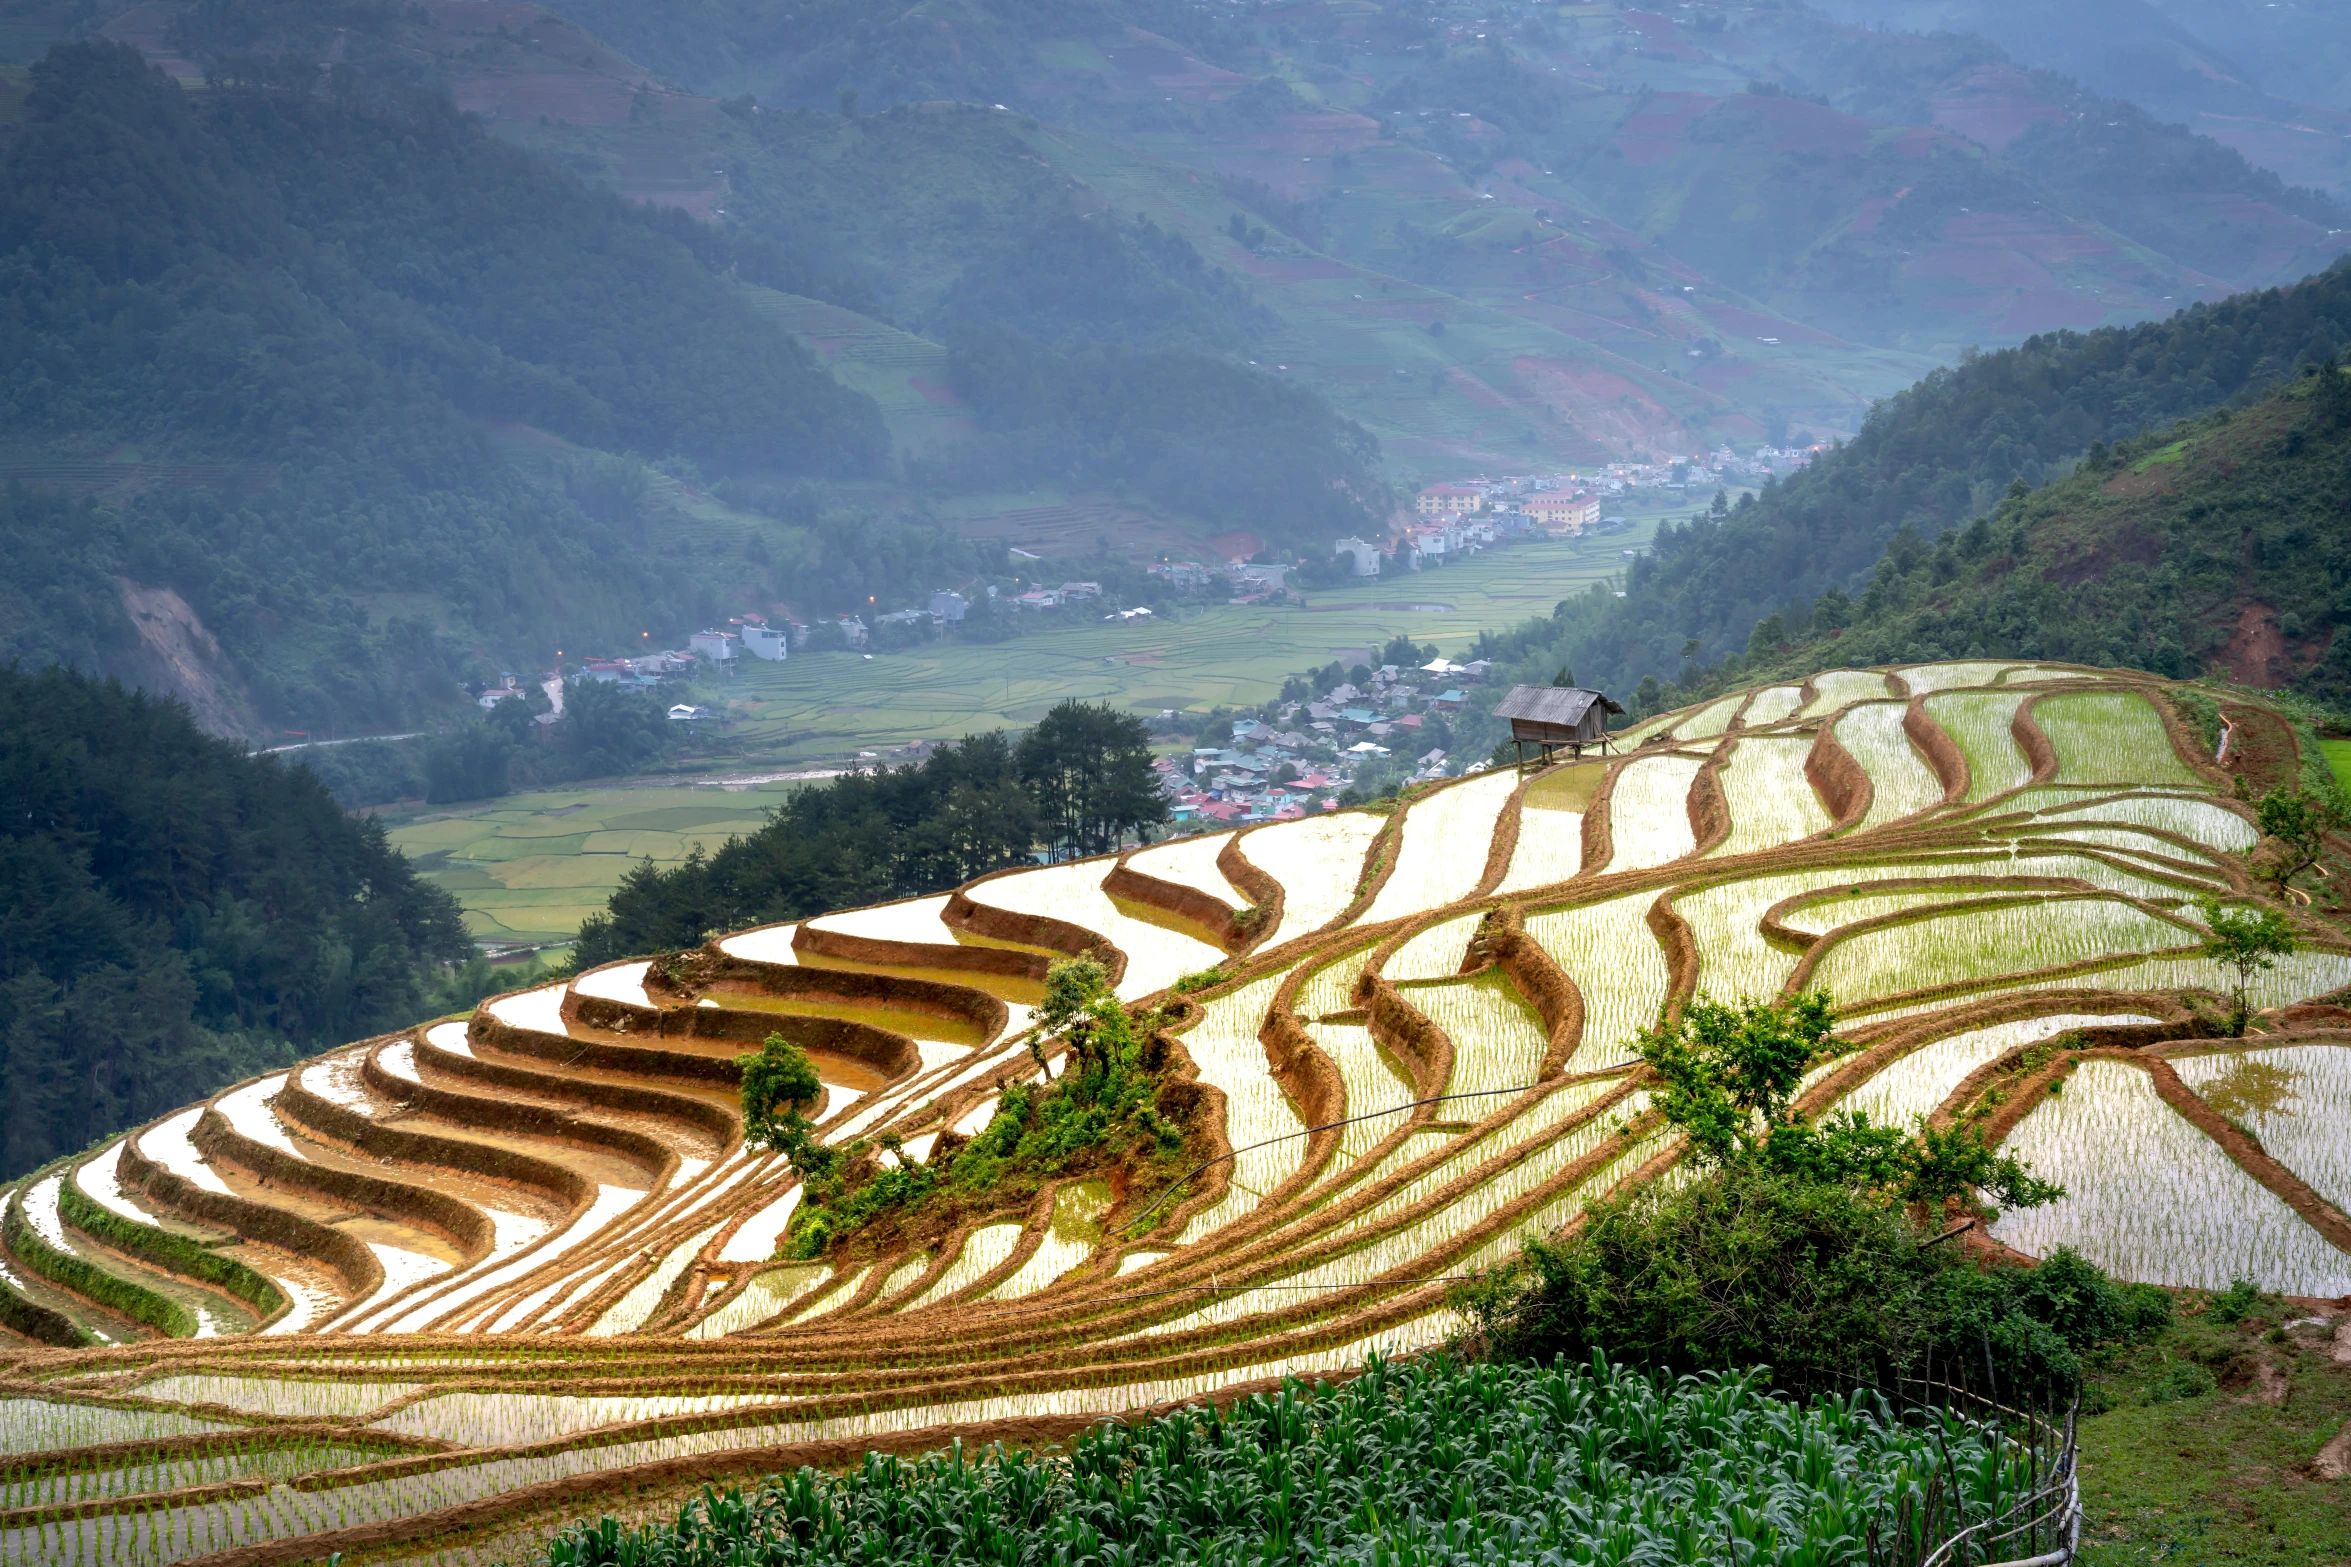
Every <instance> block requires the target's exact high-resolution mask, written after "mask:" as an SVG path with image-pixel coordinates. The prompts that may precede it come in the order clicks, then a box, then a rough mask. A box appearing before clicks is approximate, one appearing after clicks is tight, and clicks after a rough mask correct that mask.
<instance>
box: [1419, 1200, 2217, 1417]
mask: <svg viewBox="0 0 2351 1567" xmlns="http://www.w3.org/2000/svg"><path fill="white" fill-rule="evenodd" d="M1457 1304H1458V1305H1460V1306H1461V1307H1463V1308H1464V1309H1465V1310H1466V1311H1467V1313H1468V1315H1469V1316H1470V1318H1471V1319H1472V1321H1473V1322H1475V1323H1476V1324H1477V1325H1478V1327H1479V1328H1480V1329H1481V1331H1482V1336H1483V1337H1484V1339H1485V1341H1486V1345H1487V1348H1488V1349H1489V1350H1490V1351H1491V1352H1492V1353H1494V1354H1497V1355H1501V1356H1504V1357H1549V1356H1552V1355H1558V1354H1565V1355H1575V1356H1580V1355H1584V1354H1588V1353H1590V1352H1591V1351H1592V1350H1593V1349H1595V1348H1603V1347H1604V1348H1605V1349H1606V1350H1607V1352H1608V1353H1609V1354H1611V1355H1615V1356H1618V1357H1621V1358H1623V1359H1625V1360H1627V1361H1630V1362H1631V1363H1633V1364H1635V1365H1640V1366H1647V1367H1653V1368H1656V1369H1659V1370H1663V1371H1671V1372H1690V1371H1703V1370H1708V1369H1715V1368H1730V1367H1746V1366H1760V1367H1766V1368H1768V1375H1769V1376H1770V1377H1771V1379H1772V1380H1774V1381H1776V1382H1778V1383H1779V1384H1780V1385H1782V1386H1790V1387H1811V1386H1834V1385H1849V1384H1853V1383H1857V1382H1872V1381H1882V1380H1886V1379H1890V1378H1897V1377H1920V1376H1930V1375H1931V1376H1932V1377H1933V1378H1934V1379H1935V1380H1937V1381H1941V1382H1948V1383H1953V1384H1956V1385H1959V1386H1962V1387H1966V1388H1969V1389H1971V1390H1973V1391H1976V1392H1979V1393H1982V1394H1984V1395H1987V1396H1989V1397H1993V1398H1997V1399H2000V1400H2003V1401H2012V1402H2019V1403H2024V1402H2030V1403H2035V1404H2054V1405H2056V1406H2059V1407H2062V1406H2063V1405H2064V1404H2065V1403H2066V1402H2067V1401H2068V1400H2070V1399H2071V1397H2072V1396H2073V1394H2074V1392H2075V1390H2076V1389H2078V1388H2079V1387H2080V1385H2081V1378H2082V1371H2083V1367H2084V1363H2085V1360H2086V1359H2087V1358H2088V1357H2090V1356H2093V1355H2094V1354H2096V1353H2097V1352H2098V1351H2099V1350H2100V1349H2101V1348H2102V1347H2103V1346H2107V1345H2112V1344H2122V1343H2131V1342H2135V1341H2137V1340H2139V1339H2142V1338H2145V1337H2146V1336H2148V1335H2149V1334H2152V1333H2155V1332H2158V1331H2160V1330H2161V1329H2162V1328H2163V1327H2164V1326H2165V1325H2166V1324H2167V1323H2168V1322H2169V1321H2170V1320H2171V1301H2170V1297H2169V1296H2168V1295H2166V1294H2165V1293H2164V1292H2163V1291H2162V1290H2160V1289H2157V1288H2155V1287H2154V1286H2152V1285H2145V1284H2117V1283H2115V1282H2113V1281H2112V1280H2110V1279H2108V1278H2107V1277H2106V1275H2105V1274H2103V1273H2101V1272H2100V1271H2099V1270H2098V1269H2097V1268H2096V1267H2095V1266H2093V1265H2092V1264H2090V1263H2089V1262H2087V1261H2085V1260H2083V1259H2082V1258H2081V1257H2080V1256H2078V1255H2077V1254H2075V1253H2074V1252H2072V1251H2069V1250H2064V1249H2060V1250H2058V1251H2055V1252H2053V1253H2051V1255H2050V1256H2049V1257H2048V1258H2047V1259H2046V1260H2045V1261H2043V1262H2041V1263H2040V1264H2039V1265H2037V1266H2034V1267H2019V1268H2010V1267H1982V1266H1978V1265H1977V1264H1975V1263H1974V1262H1973V1261H1971V1260H1970V1259H1968V1258H1967V1257H1965V1256H1963V1255H1961V1254H1959V1253H1957V1252H1956V1251H1955V1250H1954V1249H1953V1248H1952V1247H1951V1246H1950V1245H1949V1244H1948V1243H1947V1242H1944V1243H1938V1240H1937V1232H1929V1231H1927V1230H1923V1229H1921V1228H1919V1227H1918V1226H1916V1225H1915V1224H1913V1223H1912V1222H1911V1219H1910V1216H1909V1215H1908V1214H1907V1213H1906V1212H1905V1211H1904V1210H1903V1208H1902V1207H1900V1206H1898V1205H1896V1204H1892V1203H1888V1202H1885V1201H1882V1200H1880V1199H1878V1198H1875V1197H1873V1196H1871V1195H1869V1194H1867V1193H1864V1192H1859V1191H1855V1190H1853V1189H1852V1188H1850V1187H1846V1186H1841V1185H1837V1184H1832V1183H1827V1182H1818V1181H1809V1180H1805V1179H1803V1178H1801V1177H1797V1176H1789V1175H1784V1174H1780V1173H1777V1172H1774V1171H1771V1170H1768V1169H1763V1168H1758V1167H1755V1166H1752V1165H1734V1166H1731V1167H1728V1168H1725V1169H1721V1170H1716V1171H1712V1172H1709V1173H1707V1174H1705V1175H1702V1176H1700V1177H1698V1178H1696V1179H1694V1180H1692V1181H1689V1182H1687V1183H1686V1184H1684V1185H1682V1186H1680V1187H1678V1188H1674V1189H1670V1190H1655V1189H1653V1190H1649V1191H1643V1192H1637V1193H1633V1194H1631V1195H1629V1196H1626V1197H1624V1198H1620V1199H1616V1200H1612V1201H1609V1202H1604V1203H1599V1204H1595V1205H1594V1207H1593V1209H1592V1212H1591V1215H1590V1218H1589V1219H1588V1221H1587V1222H1586V1224H1585V1226H1584V1228H1583V1229H1582V1230H1580V1231H1579V1232H1578V1233H1576V1234H1575V1235H1574V1236H1572V1237H1570V1238H1569V1239H1567V1240H1565V1241H1560V1242H1549V1241H1545V1240H1542V1239H1540V1238H1537V1237H1529V1238H1528V1240H1527V1243H1526V1249H1525V1253H1524V1255H1523V1256H1522V1257H1521V1258H1520V1260H1519V1261H1517V1262H1516V1263H1514V1264H1512V1265H1510V1266H1509V1267H1507V1268H1504V1269H1501V1270H1497V1271H1496V1272H1495V1273H1493V1274H1491V1275H1489V1276H1487V1277H1486V1278H1484V1279H1481V1280H1480V1281H1479V1282H1478V1283H1477V1284H1475V1285H1471V1286H1465V1287H1464V1289H1463V1291H1462V1293H1461V1295H1460V1297H1459V1298H1458V1300H1457Z"/></svg>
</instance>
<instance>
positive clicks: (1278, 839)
mask: <svg viewBox="0 0 2351 1567" xmlns="http://www.w3.org/2000/svg"><path fill="white" fill-rule="evenodd" d="M1386 825H1387V822H1386V819H1385V818H1384V817H1379V816H1374V815H1372V814H1371V813H1370V812H1368V811H1337V812H1334V813H1332V814H1330V815H1328V816H1310V817H1306V818H1304V819H1302V820H1299V821H1294V822H1276V823H1274V824H1273V825H1271V826H1268V827H1260V828H1258V829H1257V830H1256V831H1254V832H1252V833H1250V834H1249V835H1248V836H1246V837H1244V838H1243V839H1242V840H1241V854H1242V856H1243V857H1244V858H1245V859H1247V860H1248V861H1249V863H1250V864H1252V865H1254V866H1256V867H1257V868H1258V869H1259V870H1261V871H1263V872H1265V874H1267V875H1268V876H1271V877H1272V878H1273V879H1274V880H1275V881H1277V882H1280V883H1281V884H1282V922H1281V924H1279V925H1277V926H1275V927H1274V931H1273V934H1272V935H1271V936H1269V937H1267V938H1266V941H1267V944H1268V945H1269V946H1278V945H1279V944H1281V943H1282V942H1285V941H1289V940H1291V939H1292V938H1294V937H1298V936H1304V935H1307V934H1308V933H1310V932H1312V931H1317V930H1320V929H1321V928H1322V927H1323V926H1325V925H1328V924H1329V923H1330V922H1331V921H1332V920H1334V919H1336V918H1338V917H1339V915H1340V913H1341V912H1343V911H1344V910H1345V909H1346V907H1347V905H1348V904H1350V903H1352V902H1354V901H1355V888H1356V883H1357V882H1358V881H1359V880H1360V878H1361V877H1362V874H1363V860H1364V856H1365V855H1366V854H1367V853H1369V852H1370V850H1371V844H1372V840H1373V839H1374V838H1376V837H1378V836H1379V833H1380V829H1381V828H1382V827H1384V826H1386Z"/></svg>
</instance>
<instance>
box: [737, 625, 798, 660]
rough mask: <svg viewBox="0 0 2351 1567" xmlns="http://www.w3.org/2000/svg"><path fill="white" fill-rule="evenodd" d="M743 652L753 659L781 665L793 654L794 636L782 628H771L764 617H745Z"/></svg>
mask: <svg viewBox="0 0 2351 1567" xmlns="http://www.w3.org/2000/svg"><path fill="white" fill-rule="evenodd" d="M741 624H742V627H743V651H744V652H746V653H748V654H750V655H751V656H752V657H753V658H763V659H766V660H767V661H768V662H769V663H772V664H780V663H782V662H783V661H784V659H785V658H786V657H787V656H788V655H789V654H790V652H791V644H792V636H791V633H790V632H789V631H787V630H786V629H785V628H784V627H782V626H771V625H769V624H768V623H767V620H766V618H765V617H764V616H760V615H745V616H744V617H743V619H742V622H741Z"/></svg>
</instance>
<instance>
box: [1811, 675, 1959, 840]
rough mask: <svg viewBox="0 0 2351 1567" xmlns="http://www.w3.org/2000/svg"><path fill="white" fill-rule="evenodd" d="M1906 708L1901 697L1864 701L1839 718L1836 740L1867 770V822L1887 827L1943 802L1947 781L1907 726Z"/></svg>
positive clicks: (1869, 825)
mask: <svg viewBox="0 0 2351 1567" xmlns="http://www.w3.org/2000/svg"><path fill="white" fill-rule="evenodd" d="M1902 711H1903V708H1902V704H1901V703H1899V702H1863V703H1860V704H1858V705H1856V706H1854V707H1850V708H1847V709H1846V710H1845V714H1844V716H1843V717H1841V718H1839V719H1837V720H1836V739H1837V744H1839V745H1841V746H1843V747H1844V748H1845V750H1846V752H1847V753H1848V754H1850V755H1851V756H1852V758H1853V760H1855V761H1856V762H1859V763H1860V764H1861V770H1862V771H1863V772H1865V773H1867V774H1868V775H1869V782H1870V801H1869V810H1868V811H1867V812H1866V813H1864V815H1863V816H1862V818H1861V825H1862V826H1864V827H1883V826H1885V825H1886V824H1887V823H1888V822H1893V821H1899V820H1900V819H1901V818H1903V817H1905V816H1914V815H1916V814H1917V813H1919V812H1920V811H1925V810H1931V809H1933V808H1934V807H1935V806H1938V805H1940V804H1942V803H1943V781H1942V779H1940V778H1938V777H1936V776H1935V770H1934V769H1933V768H1932V767H1930V766H1928V765H1927V760H1926V758H1925V757H1923V756H1920V755H1919V754H1918V748H1917V747H1916V746H1915V745H1913V744H1911V742H1910V736H1909V735H1908V734H1907V733H1905V732H1904V731H1903V728H1902Z"/></svg>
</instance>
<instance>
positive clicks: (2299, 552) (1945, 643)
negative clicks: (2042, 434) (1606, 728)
mask: <svg viewBox="0 0 2351 1567" xmlns="http://www.w3.org/2000/svg"><path fill="white" fill-rule="evenodd" d="M2346 517H2351V372H2346V371H2344V370H2342V369H2339V368H2338V367H2337V366H2336V365H2335V364H2334V362H2333V361H2332V360H2329V361H2327V362H2326V363H2325V364H2323V365H2317V366H2313V367H2311V373H2310V374H2308V375H2305V376H2303V377H2302V378H2301V379H2299V380H2297V381H2295V382H2294V383H2293V384H2292V385H2290V386H2287V387H2285V388H2283V389H2281V390H2279V391H2277V392H2274V393H2272V394H2271V395H2270V396H2268V397H2266V398H2263V399H2261V400H2260V401H2258V402H2256V403H2254V404H2253V405H2252V406H2251V407H2248V408H2225V407H2224V408H2220V409H2217V410H2215V411H2214V412H2212V413H2210V414H2206V415H2204V416H2202V417H2200V418H2195V419H2190V420H2187V421H2184V422H2182V423H2180V424H2177V425H2174V426H2172V427H2170V428H2168V429H2165V430H2161V431H2158V432H2156V433H2154V434H2150V435H2145V436H2141V437H2139V438H2137V439H2135V440H2131V441H2125V442H2121V443H2118V444H2116V445H2114V446H2112V447H2108V446H2104V445H2098V446H2093V447H2092V448H2091V449H2090V452H2089V455H2088V456H2087V457H2086V458H2085V459H2084V460H2083V462H2082V464H2081V466H2080V467H2079V468H2077V469H2076V470H2075V471H2074V472H2073V473H2071V474H2069V475H2067V476H2066V477H2065V478H2063V479H2060V480H2058V481H2057V482H2055V483H2053V484H2049V485H2046V486H2043V487H2042V488H2040V489H2037V490H2030V491H2028V490H2026V488H2025V487H2024V486H2023V485H2022V484H2021V483H2020V484H2018V485H2017V486H2015V487H2014V489H2013V490H2012V491H2011V493H2010V494H2009V495H2007V496H2006V497H2005V498H2003V499H2002V500H2001V502H2000V504H1999V505H1998V506H1997V507H1996V508H1994V509H1993V510H1992V511H1991V512H1990V513H1989V514H1987V515H1984V516H1979V517H1977V518H1976V519H1975V520H1974V521H1973V522H1971V523H1970V524H1968V526H1966V527H1964V528H1955V529H1952V530H1950V531H1948V532H1946V533H1944V534H1943V535H1942V537H1941V538H1939V539H1938V540H1936V541H1935V543H1934V545H1933V547H1932V548H1929V547H1928V546H1927V545H1926V543H1925V542H1924V541H1923V540H1922V539H1920V538H1919V537H1918V536H1917V535H1916V534H1915V533H1911V532H1904V533H1900V534H1897V535H1896V536H1895V539H1894V543H1893V547H1892V548H1890V549H1888V550H1887V551H1886V553H1885V555H1884V556H1883V557H1881V558H1880V559H1879V561H1878V563H1877V566H1876V568H1875V569H1874V571H1873V572H1872V573H1871V576H1870V581H1869V586H1868V587H1867V589H1866V590H1865V591H1863V593H1862V594H1861V595H1860V597H1859V599H1858V600H1857V601H1855V602H1854V603H1853V605H1852V606H1851V609H1850V612H1849V613H1850V616H1851V619H1850V623H1849V624H1845V625H1842V626H1834V625H1823V624H1822V622H1823V621H1824V620H1830V621H1834V620H1841V619H1843V618H1844V616H1843V615H1832V616H1823V615H1821V614H1820V613H1819V612H1818V611H1817V609H1816V611H1815V614H1814V616H1813V627H1812V629H1811V631H1810V632H1809V633H1807V634H1800V635H1798V636H1796V637H1795V638H1793V642H1794V645H1793V646H1792V647H1790V648H1786V649H1780V648H1772V649H1770V650H1768V651H1767V650H1766V649H1764V648H1760V647H1759V648H1758V649H1757V651H1758V652H1759V653H1763V654H1764V655H1765V656H1764V658H1763V660H1762V663H1763V664H1764V665H1765V666H1766V667H1773V668H1785V669H1788V670H1790V671H1791V672H1793V671H1795V670H1797V669H1803V670H1805V671H1810V670H1812V669H1815V668H1827V667H1829V666H1831V665H1838V664H1852V665H1864V664H1881V663H1893V662H1898V661H1902V660H1906V659H1911V658H1915V657H1919V656H1922V655H1921V652H1920V650H1921V649H1925V650H1927V652H1926V654H1925V655H1924V656H1931V657H1944V656H1947V657H1952V658H1960V657H1966V658H1974V657H1978V656H1989V657H1993V658H2005V657H2024V658H2054V659H2063V660H2066V661H2068V662H2072V663H2081V664H2120V665H2127V666H2129V667H2132V668H2136V669H2150V670H2154V671H2155V672H2157V673H2159V674H2164V675H2170V676H2172V677H2174V678H2180V677H2183V676H2194V675H2198V674H2202V673H2203V672H2204V671H2206V670H2207V669H2213V668H2217V669H2219V670H2221V671H2223V672H2225V673H2226V674H2228V675H2230V676H2232V677H2233V678H2235V679H2238V680H2241V681H2243V682H2245V683H2247V684H2249V685H2259V686H2294V687H2298V688H2300V689H2302V690H2303V691H2305V692H2308V693H2309V694H2311V695H2314V696H2317V697H2320V698H2323V699H2325V700H2327V701H2329V702H2330V703H2333V704H2337V705H2340V704H2342V703H2343V702H2344V701H2345V699H2346V698H2347V697H2351V634H2346V633H2345V631H2344V628H2345V627H2346V626H2351V539H2347V538H2346V536H2345V531H2344V519H2345V518H2346ZM1763 640H1764V641H1765V642H1767V643H1771V642H1777V641H1778V640H1779V638H1778V637H1776V636H1773V635H1771V633H1770V629H1769V627H1768V623H1767V626H1766V631H1765V636H1764V638H1763ZM1751 667H1752V666H1751Z"/></svg>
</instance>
